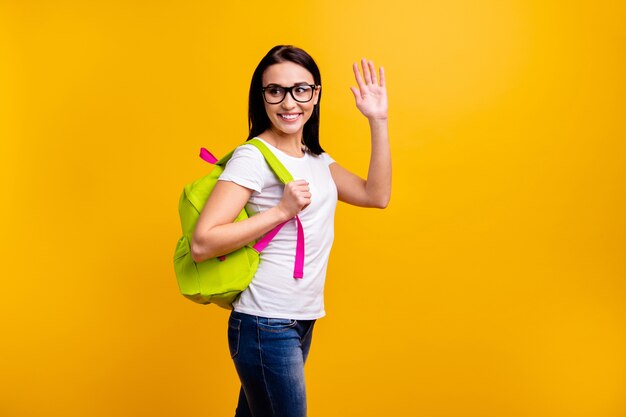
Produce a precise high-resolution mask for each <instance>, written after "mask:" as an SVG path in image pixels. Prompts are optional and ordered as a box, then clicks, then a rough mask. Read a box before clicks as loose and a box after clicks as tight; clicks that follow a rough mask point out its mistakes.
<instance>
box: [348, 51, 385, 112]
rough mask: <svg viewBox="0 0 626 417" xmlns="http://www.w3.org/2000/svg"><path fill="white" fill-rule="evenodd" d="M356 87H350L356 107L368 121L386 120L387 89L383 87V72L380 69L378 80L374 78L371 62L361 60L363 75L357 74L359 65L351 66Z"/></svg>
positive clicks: (374, 70)
mask: <svg viewBox="0 0 626 417" xmlns="http://www.w3.org/2000/svg"><path fill="white" fill-rule="evenodd" d="M352 67H353V70H354V77H355V78H356V83H357V85H358V88H357V87H350V90H352V93H353V94H354V98H355V100H356V106H357V108H358V109H359V111H360V112H361V113H363V115H364V116H365V117H367V118H368V119H386V118H387V88H386V87H385V70H384V69H383V67H380V76H379V78H380V80H379V79H378V78H377V77H376V67H375V66H374V63H373V62H372V61H367V60H366V59H362V60H361V67H362V69H363V75H361V72H359V65H358V64H357V63H355V64H354V65H353V66H352Z"/></svg>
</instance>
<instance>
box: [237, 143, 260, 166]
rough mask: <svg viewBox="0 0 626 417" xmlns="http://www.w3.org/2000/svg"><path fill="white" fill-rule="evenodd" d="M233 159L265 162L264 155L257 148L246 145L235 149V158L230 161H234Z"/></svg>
mask: <svg viewBox="0 0 626 417" xmlns="http://www.w3.org/2000/svg"><path fill="white" fill-rule="evenodd" d="M233 159H247V160H251V161H263V154H262V153H261V151H259V150H258V149H257V147H256V146H253V145H250V144H247V143H244V144H243V145H240V146H238V147H237V149H235V152H233V156H232V157H231V158H230V160H231V161H232V160H233ZM229 162H230V161H229Z"/></svg>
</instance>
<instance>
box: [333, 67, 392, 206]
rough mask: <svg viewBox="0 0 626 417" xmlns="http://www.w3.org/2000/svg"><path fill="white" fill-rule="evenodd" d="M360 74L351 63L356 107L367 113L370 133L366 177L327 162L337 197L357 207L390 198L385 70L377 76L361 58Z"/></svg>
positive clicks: (378, 202)
mask: <svg viewBox="0 0 626 417" xmlns="http://www.w3.org/2000/svg"><path fill="white" fill-rule="evenodd" d="M361 67H362V69H363V74H362V75H361V73H360V72H359V67H358V65H357V64H356V63H355V64H354V65H353V70H354V76H355V78H356V83H357V85H358V88H357V87H351V88H350V89H351V90H352V93H353V94H354V98H355V100H356V106H357V108H358V109H359V111H360V112H361V113H362V114H363V115H364V116H365V117H367V120H368V122H369V125H370V133H371V155H370V164H369V170H368V173H367V179H366V180H364V179H362V178H360V177H359V176H357V175H355V174H353V173H352V172H350V171H348V170H347V169H345V168H343V167H342V166H340V165H339V164H337V163H333V164H331V165H330V171H331V173H332V176H333V180H334V181H335V184H336V185H337V191H338V193H339V200H341V201H343V202H345V203H348V204H353V205H355V206H360V207H376V208H385V207H387V204H389V199H390V198H391V151H390V149H389V132H388V125H387V107H388V105H387V88H386V86H385V70H384V69H383V68H382V67H381V68H380V80H379V79H378V78H377V77H376V68H375V66H374V63H373V62H372V61H367V60H365V59H363V60H362V61H361Z"/></svg>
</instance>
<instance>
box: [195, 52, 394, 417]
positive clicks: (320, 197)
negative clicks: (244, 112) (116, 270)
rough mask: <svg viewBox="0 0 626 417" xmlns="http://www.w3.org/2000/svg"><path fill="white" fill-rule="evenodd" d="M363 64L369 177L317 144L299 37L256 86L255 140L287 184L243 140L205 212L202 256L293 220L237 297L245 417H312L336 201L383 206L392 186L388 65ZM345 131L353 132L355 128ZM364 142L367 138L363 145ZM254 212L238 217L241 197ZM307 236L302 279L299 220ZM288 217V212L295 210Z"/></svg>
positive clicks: (314, 83) (233, 323)
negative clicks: (316, 332)
mask: <svg viewBox="0 0 626 417" xmlns="http://www.w3.org/2000/svg"><path fill="white" fill-rule="evenodd" d="M361 66H362V74H361V72H360V71H359V68H358V65H357V64H354V68H353V70H354V75H355V78H356V82H357V85H358V88H355V87H352V88H351V89H352V92H353V94H354V97H355V99H356V106H357V108H358V109H359V110H360V111H361V113H362V114H363V115H364V116H365V117H367V119H368V121H369V125H370V130H371V146H372V148H371V149H372V150H371V158H370V165H369V172H368V176H367V180H364V179H361V178H360V177H358V176H356V175H354V174H352V173H351V172H349V171H347V170H346V169H345V168H343V167H341V166H340V165H339V164H338V163H337V162H335V161H334V160H333V159H332V158H331V157H330V156H328V155H327V154H326V153H324V150H323V149H322V147H321V146H320V142H319V118H320V104H319V103H320V98H321V92H322V91H321V88H322V83H321V77H320V72H319V69H318V68H317V65H316V64H315V61H313V58H311V56H310V55H309V54H307V53H306V52H305V51H303V50H302V49H299V48H296V47H293V46H283V45H281V46H276V47H274V48H272V49H271V50H270V51H269V52H268V53H267V55H266V56H265V57H264V58H263V59H262V60H261V62H260V63H259V65H258V66H257V68H256V70H255V72H254V74H253V76H252V83H251V85H250V96H249V110H248V119H249V125H250V135H249V137H248V140H249V139H252V138H255V137H256V138H258V139H260V140H262V141H263V142H264V143H265V144H266V145H267V147H268V148H269V149H270V150H271V151H272V153H274V154H275V155H276V157H277V158H278V159H279V160H280V161H281V162H282V163H283V165H284V166H285V167H286V168H287V170H288V171H289V172H290V173H291V174H292V175H293V177H294V178H295V180H294V181H292V182H290V183H288V184H286V185H283V184H282V183H280V181H279V180H278V179H277V178H276V177H275V175H274V174H273V173H272V171H271V169H270V168H269V166H268V165H267V163H266V162H265V160H264V159H263V156H262V154H261V153H260V151H259V150H258V149H256V148H255V147H254V146H251V145H243V146H240V147H239V148H237V150H236V151H235V153H234V154H233V156H232V158H231V160H230V161H229V162H228V164H227V166H226V168H225V170H224V172H223V173H222V175H221V176H220V181H218V183H217V185H216V186H215V189H214V190H213V192H212V194H211V196H210V198H209V200H208V201H207V203H206V206H205V207H204V210H203V212H202V213H201V215H200V218H199V220H198V223H197V226H196V230H195V233H194V236H193V242H192V245H191V250H192V256H193V258H194V260H195V261H197V262H199V261H203V260H205V259H208V258H213V257H216V256H220V255H224V254H227V253H229V252H231V251H233V250H235V249H238V248H240V247H242V246H244V245H246V244H248V243H249V242H251V241H253V240H255V239H258V238H259V237H260V236H262V235H263V234H265V233H267V232H269V231H270V230H272V229H273V228H274V227H276V226H277V225H279V224H280V223H283V222H285V221H287V223H286V224H285V226H284V227H283V228H282V229H281V231H280V232H279V233H278V235H276V237H275V238H274V240H272V242H271V243H270V244H269V245H268V246H267V247H266V248H265V250H264V251H263V252H261V261H260V264H259V268H258V270H257V272H256V274H255V276H254V278H253V280H252V283H251V284H250V286H249V287H248V288H247V289H246V290H245V291H244V292H243V293H242V294H241V296H240V297H239V298H238V299H237V300H236V301H235V303H234V304H233V308H234V310H233V312H232V313H231V316H230V318H229V326H228V327H229V328H228V342H229V347H230V353H231V356H232V358H233V361H234V363H235V367H236V369H237V373H238V374H239V378H240V380H241V390H240V393H239V404H238V406H237V410H236V416H237V417H245V416H254V417H265V416H272V417H304V416H306V394H305V385H304V363H305V361H306V358H307V355H308V352H309V347H310V344H311V335H312V330H313V325H314V323H315V320H316V319H318V318H320V317H322V316H324V314H325V313H324V293H323V291H324V281H325V276H326V265H327V262H328V255H329V253H330V248H331V245H332V241H333V235H334V234H333V225H334V220H333V218H334V213H335V206H336V203H337V199H339V200H341V201H344V202H346V203H349V204H354V205H357V206H361V207H377V208H384V207H386V206H387V203H388V202H389V198H390V195H391V156H390V150H389V138H388V133H387V92H386V89H385V75H384V70H383V68H380V72H379V75H378V76H377V74H376V69H375V67H374V64H373V63H372V62H371V61H366V60H365V59H364V60H362V62H361ZM348 140H351V141H353V140H354V139H353V138H349V139H348ZM357 146H362V145H361V143H360V142H359V145H357ZM244 206H245V207H246V209H247V211H248V213H250V214H254V215H252V216H251V217H250V218H249V219H247V220H245V221H242V222H237V223H233V220H234V219H235V217H236V216H237V214H238V213H239V212H240V211H241V209H242V208H243V207H244ZM296 215H297V216H298V219H299V220H300V221H301V224H302V226H303V228H304V235H305V247H306V254H305V262H304V277H303V278H302V279H295V278H293V266H294V253H295V247H296V228H297V224H296V220H295V216H296ZM290 219H291V220H290Z"/></svg>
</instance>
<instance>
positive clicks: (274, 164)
mask: <svg viewBox="0 0 626 417" xmlns="http://www.w3.org/2000/svg"><path fill="white" fill-rule="evenodd" d="M247 144H249V145H253V146H254V147H255V148H257V149H258V150H259V151H261V154H262V155H263V157H264V158H265V161H266V162H267V164H268V165H269V166H270V168H271V170H272V171H273V172H274V174H276V176H277V177H278V179H279V180H280V182H282V183H283V184H287V183H288V182H291V181H293V176H292V175H291V173H290V172H289V171H287V168H285V166H284V165H283V164H282V163H281V162H280V161H279V160H278V158H276V155H274V154H273V153H272V151H270V150H269V149H268V148H267V146H265V144H264V143H263V142H262V141H260V140H258V139H254V138H253V139H250V140H249V141H246V142H244V143H242V145H247ZM240 146H241V145H240ZM233 152H235V150H232V151H230V152H229V153H228V154H226V155H225V156H224V157H222V158H221V159H220V160H219V161H217V162H216V165H225V164H226V162H228V160H229V159H230V158H231V156H233Z"/></svg>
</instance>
